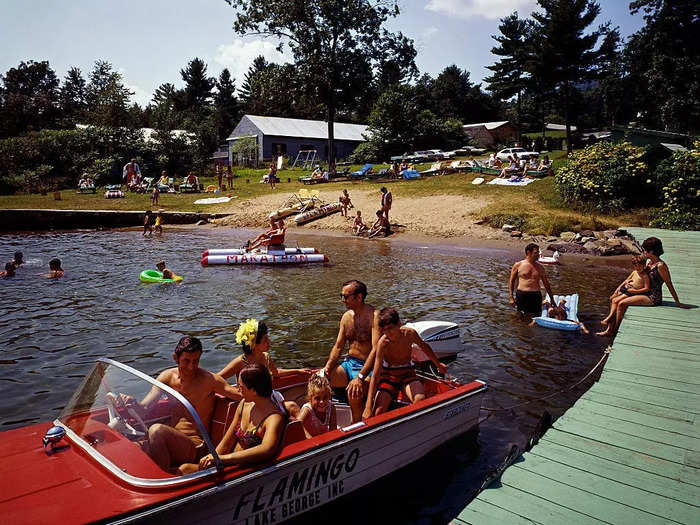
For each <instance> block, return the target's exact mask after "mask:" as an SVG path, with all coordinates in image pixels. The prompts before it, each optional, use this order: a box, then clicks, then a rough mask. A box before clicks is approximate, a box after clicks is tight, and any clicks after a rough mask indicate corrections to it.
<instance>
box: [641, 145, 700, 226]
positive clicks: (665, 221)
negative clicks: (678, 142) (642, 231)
mask: <svg viewBox="0 0 700 525" xmlns="http://www.w3.org/2000/svg"><path fill="white" fill-rule="evenodd" d="M695 148H696V149H695V150H693V151H677V152H675V153H674V154H673V156H672V157H671V158H670V159H667V160H665V161H663V162H661V164H659V166H658V168H657V169H656V171H655V173H654V175H655V179H656V181H657V184H658V185H663V190H662V195H663V204H662V206H661V209H660V210H658V212H656V214H655V215H654V217H653V218H652V221H651V225H652V226H657V227H660V228H672V229H677V230H699V229H700V213H698V210H700V141H698V142H696V143H695Z"/></svg>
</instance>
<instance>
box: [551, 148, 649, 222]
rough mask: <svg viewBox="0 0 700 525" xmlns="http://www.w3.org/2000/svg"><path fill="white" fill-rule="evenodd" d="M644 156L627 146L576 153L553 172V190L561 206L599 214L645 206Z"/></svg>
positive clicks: (647, 187) (647, 192) (646, 189)
mask: <svg viewBox="0 0 700 525" xmlns="http://www.w3.org/2000/svg"><path fill="white" fill-rule="evenodd" d="M644 152H645V150H644V149H643V148H639V147H636V146H633V145H631V144H630V143H627V142H623V143H620V144H611V143H609V142H600V143H598V144H594V145H592V146H588V147H586V148H585V149H583V150H580V151H576V152H574V153H573V154H572V155H571V158H570V160H569V163H568V164H567V165H566V166H563V167H561V168H559V170H558V171H557V172H556V185H557V189H558V191H559V193H560V194H561V196H562V198H563V199H564V201H565V202H567V203H569V204H574V205H581V204H583V205H588V206H590V207H591V208H593V209H595V210H598V211H602V212H616V211H622V210H624V209H626V208H629V207H632V206H638V205H641V204H646V203H648V202H649V199H650V197H653V191H650V189H653V186H651V182H652V181H651V179H649V178H648V175H649V169H648V167H647V165H646V164H645V163H644V162H643V161H642V158H643V156H644ZM650 194H651V195H650Z"/></svg>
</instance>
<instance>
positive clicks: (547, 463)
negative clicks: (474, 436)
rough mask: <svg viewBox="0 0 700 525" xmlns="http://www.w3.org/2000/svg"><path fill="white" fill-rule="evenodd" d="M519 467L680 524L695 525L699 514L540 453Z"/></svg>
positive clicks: (692, 507) (676, 502)
mask: <svg viewBox="0 0 700 525" xmlns="http://www.w3.org/2000/svg"><path fill="white" fill-rule="evenodd" d="M567 461H568V460H567ZM517 468H520V469H524V470H527V471H528V472H532V473H535V474H538V475H540V476H542V477H544V478H547V479H548V480H551V481H553V482H557V483H561V484H564V485H569V486H571V487H574V488H576V489H577V490H581V491H584V492H588V493H590V494H594V495H599V496H601V497H603V498H604V499H606V500H610V501H613V502H616V503H620V504H622V505H626V506H628V507H630V508H633V509H636V510H639V511H642V512H645V513H648V514H650V515H653V516H656V517H658V518H668V519H670V520H671V521H676V522H678V523H687V524H691V523H692V524H694V523H695V518H696V517H697V516H698V513H699V512H700V508H698V507H696V506H695V505H692V504H688V503H686V502H683V501H680V500H677V499H673V498H669V497H666V496H662V495H659V494H657V493H653V492H650V491H648V490H645V489H642V488H638V487H636V486H635V485H634V484H633V485H629V484H626V483H622V482H620V481H619V480H613V479H608V478H606V477H602V476H597V475H595V474H592V473H590V472H589V471H588V470H584V469H580V468H576V467H573V466H570V465H569V464H567V463H565V462H564V463H562V462H559V461H554V460H552V459H549V458H547V457H543V456H541V455H539V454H528V455H527V459H526V460H525V461H524V462H522V463H518V464H517Z"/></svg>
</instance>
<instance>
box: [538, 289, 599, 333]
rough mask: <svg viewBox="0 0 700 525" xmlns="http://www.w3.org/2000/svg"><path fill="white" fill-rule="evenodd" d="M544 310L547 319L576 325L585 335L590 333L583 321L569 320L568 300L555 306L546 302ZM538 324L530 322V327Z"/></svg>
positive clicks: (561, 300)
mask: <svg viewBox="0 0 700 525" xmlns="http://www.w3.org/2000/svg"><path fill="white" fill-rule="evenodd" d="M542 308H543V309H544V308H546V309H547V317H549V318H550V319H556V320H557V321H568V322H570V323H575V324H577V325H579V326H580V327H581V331H582V332H583V333H584V334H587V333H589V332H588V329H587V328H586V325H585V324H583V323H582V322H581V321H574V320H573V319H569V318H568V317H569V308H568V307H567V306H566V300H565V299H563V298H562V299H559V303H557V304H556V305H553V304H552V303H550V302H549V301H544V302H543V303H542ZM536 324H537V323H536V322H535V321H534V320H533V321H531V322H530V326H535V325H536Z"/></svg>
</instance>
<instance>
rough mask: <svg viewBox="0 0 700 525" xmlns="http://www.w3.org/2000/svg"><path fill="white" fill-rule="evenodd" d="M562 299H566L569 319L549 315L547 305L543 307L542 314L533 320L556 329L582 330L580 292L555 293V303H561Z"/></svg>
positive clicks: (565, 306)
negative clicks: (579, 304)
mask: <svg viewBox="0 0 700 525" xmlns="http://www.w3.org/2000/svg"><path fill="white" fill-rule="evenodd" d="M561 299H564V301H566V304H565V305H564V308H566V313H567V316H566V317H567V319H566V320H565V321H560V320H559V319H552V318H551V317H547V308H546V307H545V306H543V307H542V315H541V316H540V317H535V318H534V319H533V320H534V321H535V322H536V323H537V324H538V325H540V326H544V327H545V328H553V329H554V330H566V331H569V332H573V331H576V330H580V329H581V325H579V324H578V294H577V293H574V294H571V295H555V296H554V302H555V304H559V301H560V300H561Z"/></svg>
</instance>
